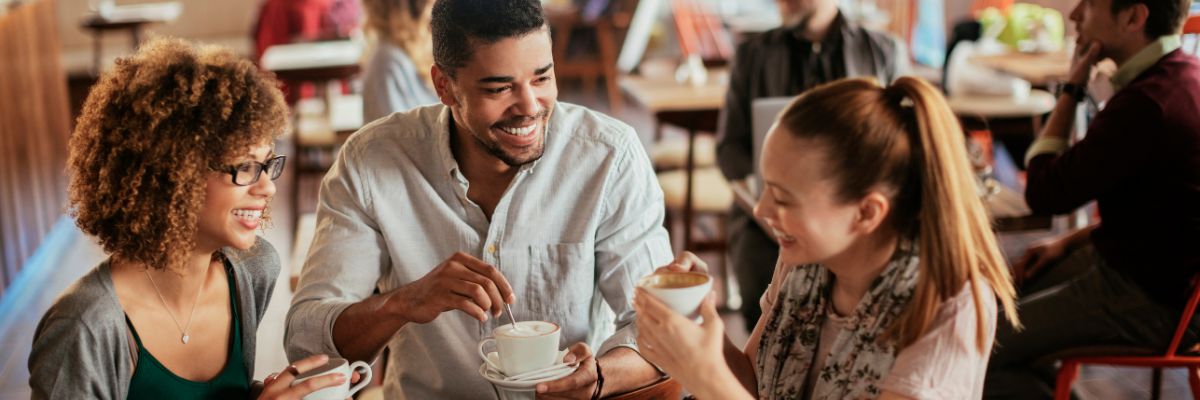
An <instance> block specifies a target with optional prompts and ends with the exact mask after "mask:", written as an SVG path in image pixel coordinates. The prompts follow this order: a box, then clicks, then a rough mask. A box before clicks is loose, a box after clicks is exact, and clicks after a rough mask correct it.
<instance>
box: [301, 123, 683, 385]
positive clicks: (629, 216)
mask: <svg viewBox="0 0 1200 400" xmlns="http://www.w3.org/2000/svg"><path fill="white" fill-rule="evenodd" d="M450 123H451V118H450V110H449V109H448V108H446V107H445V106H442V105H436V106H428V107H421V108H416V109H413V110H411V111H408V112H405V113H396V114H392V115H391V116H389V117H385V118H383V119H380V120H378V121H375V122H373V123H371V124H369V125H367V126H366V127H363V129H362V130H360V131H359V132H358V133H355V134H354V135H353V136H352V137H351V138H350V139H349V140H348V141H347V142H346V144H345V146H343V148H342V151H341V153H340V155H339V157H338V159H337V161H336V162H335V164H334V166H333V167H332V169H331V170H330V171H329V173H328V174H327V175H326V176H325V179H324V181H323V182H322V183H321V192H320V201H319V203H318V209H317V228H316V233H315V237H314V239H313V243H312V247H311V249H310V250H309V254H308V258H307V260H306V261H305V263H304V271H303V272H302V274H301V276H300V285H299V289H298V290H297V292H296V294H295V297H294V299H293V300H292V308H291V310H290V311H289V312H288V319H287V333H286V339H285V345H286V348H287V352H288V358H289V359H291V360H296V359H299V358H302V357H305V356H308V355H310V354H316V353H325V354H338V352H337V350H336V348H335V346H334V344H333V340H332V330H333V324H334V321H335V320H336V319H337V317H338V315H339V314H340V313H341V312H342V311H343V310H345V309H346V307H348V306H350V305H351V304H353V303H355V302H358V301H360V300H362V299H364V298H366V297H368V296H371V294H372V292H373V291H374V290H375V289H379V291H380V292H388V291H391V290H394V289H396V288H398V287H400V286H403V285H406V284H408V283H410V282H413V281H415V280H417V279H419V278H421V277H423V276H425V275H426V274H427V273H429V272H430V271H432V270H433V269H434V268H435V267H436V266H437V265H438V264H440V263H441V262H442V261H444V260H445V259H447V258H448V257H450V256H451V255H452V254H454V253H455V252H457V251H462V252H464V253H467V254H470V255H472V256H475V257H477V258H479V259H481V260H483V261H484V262H487V263H489V264H492V265H494V266H496V267H497V268H498V269H499V270H500V271H501V272H502V273H503V274H504V276H505V278H507V279H508V281H509V283H510V284H511V285H512V287H513V290H514V292H515V293H516V296H517V301H516V304H514V305H513V313H514V314H515V315H516V318H517V319H521V320H545V321H551V322H555V323H557V324H559V325H560V326H561V327H562V333H561V335H562V336H561V337H562V343H561V344H562V346H564V347H565V346H567V345H570V344H571V343H575V342H580V341H584V342H587V343H588V344H589V345H591V347H592V348H593V349H596V353H597V354H604V353H605V352H607V351H608V350H611V349H613V348H615V347H618V346H627V347H632V348H634V349H636V343H635V337H636V331H635V329H636V328H635V326H634V323H633V321H634V313H633V306H632V303H631V298H632V296H633V290H634V282H635V281H636V280H637V279H638V278H640V277H642V276H645V275H647V274H650V273H652V272H653V269H654V268H655V267H656V266H661V265H665V264H667V263H669V262H670V261H671V259H672V256H671V248H670V243H669V240H668V238H667V232H666V230H665V229H664V228H663V216H664V210H663V194H662V190H661V189H660V188H659V186H658V183H657V180H656V179H655V176H654V172H653V170H652V169H651V166H650V161H649V158H648V157H647V156H646V153H645V150H644V149H643V148H642V145H641V143H640V141H639V140H638V137H637V135H636V133H635V132H634V131H633V129H632V128H630V127H629V126H628V125H626V124H624V123H622V122H620V121H617V120H615V119H613V118H610V117H608V116H605V115H603V114H600V113H598V112H595V111H591V110H588V109H586V108H583V107H580V106H576V105H571V104H565V103H558V104H557V106H556V107H555V110H554V112H553V114H552V115H551V117H550V122H549V124H548V129H547V132H546V140H545V153H544V154H543V155H542V158H541V159H539V160H538V161H537V162H535V163H531V164H527V165H525V166H523V167H521V169H520V172H519V173H517V175H516V177H515V178H513V181H512V183H511V184H510V185H509V187H508V189H507V190H506V191H505V193H504V195H503V197H502V198H501V199H500V202H499V204H498V205H497V206H496V209H495V211H494V212H493V215H492V220H491V222H489V221H488V219H487V218H486V217H485V215H484V213H483V210H482V209H481V208H480V207H479V206H478V205H476V204H475V203H474V202H472V201H471V200H469V199H468V198H467V187H468V186H469V184H470V183H469V182H467V180H466V178H465V177H464V175H463V174H462V172H461V171H460V170H459V168H458V162H457V161H455V159H454V157H453V155H452V153H451V150H450V135H449V130H448V129H449V124H450ZM614 316H615V318H614ZM497 323H498V321H497V320H496V319H494V318H493V319H490V320H489V321H488V322H487V323H480V322H478V321H476V320H474V319H472V318H471V317H470V316H468V315H467V314H466V313H463V312H458V311H453V312H447V313H443V314H442V315H441V316H439V317H438V318H437V319H436V320H434V321H433V322H431V323H428V324H415V323H414V324H409V325H407V326H405V327H404V328H402V329H401V330H400V331H399V332H398V333H397V334H396V335H395V336H394V337H393V338H392V339H391V341H389V342H388V347H389V348H390V349H391V355H390V357H389V359H388V367H387V376H386V377H385V379H384V381H385V386H384V389H385V394H386V397H387V398H389V399H394V398H409V399H435V398H444V399H450V398H455V399H460V398H480V397H490V396H492V393H493V392H492V388H491V387H490V384H489V383H488V382H487V381H485V380H484V379H483V378H481V377H480V376H479V373H478V370H479V366H480V364H482V361H481V360H480V357H479V356H478V355H477V351H476V343H477V342H478V341H479V340H480V339H482V338H483V337H485V336H487V335H489V334H490V332H491V330H492V329H493V328H495V327H496V326H498V325H497ZM614 325H615V326H614ZM614 327H615V333H614Z"/></svg>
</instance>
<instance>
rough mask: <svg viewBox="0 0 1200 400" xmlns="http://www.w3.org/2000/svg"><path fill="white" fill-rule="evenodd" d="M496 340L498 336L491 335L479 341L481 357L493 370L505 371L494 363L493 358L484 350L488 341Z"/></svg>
mask: <svg viewBox="0 0 1200 400" xmlns="http://www.w3.org/2000/svg"><path fill="white" fill-rule="evenodd" d="M495 341H496V338H494V337H491V336H488V337H485V338H483V340H480V341H479V358H482V359H483V362H484V363H486V364H487V365H488V367H489V368H491V369H492V370H494V371H503V370H501V369H500V366H499V365H496V364H492V360H489V359H488V357H487V353H484V352H483V346H484V345H486V344H487V342H495Z"/></svg>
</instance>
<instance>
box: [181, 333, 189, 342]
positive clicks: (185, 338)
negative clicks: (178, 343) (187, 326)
mask: <svg viewBox="0 0 1200 400" xmlns="http://www.w3.org/2000/svg"><path fill="white" fill-rule="evenodd" d="M182 340H183V344H187V341H188V335H187V334H186V333H185V334H183V338H182Z"/></svg>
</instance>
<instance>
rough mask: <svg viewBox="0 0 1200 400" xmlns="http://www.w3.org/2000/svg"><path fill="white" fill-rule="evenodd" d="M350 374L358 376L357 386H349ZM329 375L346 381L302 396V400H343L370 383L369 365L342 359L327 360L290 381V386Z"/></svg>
mask: <svg viewBox="0 0 1200 400" xmlns="http://www.w3.org/2000/svg"><path fill="white" fill-rule="evenodd" d="M352 372H357V373H358V376H359V380H358V384H357V385H354V386H353V387H351V386H350V376H351V373H352ZM329 374H342V375H344V376H345V377H346V381H345V382H343V383H342V384H341V385H338V386H333V387H327V388H324V389H321V390H318V391H315V392H312V393H309V394H308V396H304V400H344V399H346V398H348V397H350V396H353V395H354V394H355V393H358V391H359V390H362V388H364V387H366V386H367V384H369V383H371V365H370V364H367V363H366V362H365V361H355V362H353V363H351V362H349V361H346V359H344V358H333V357H330V358H329V362H327V363H325V365H322V366H320V367H317V368H313V369H311V370H308V372H305V373H303V374H300V376H298V377H296V380H295V381H292V386H295V385H298V384H300V382H304V381H306V380H309V379H312V378H315V377H318V376H323V375H329Z"/></svg>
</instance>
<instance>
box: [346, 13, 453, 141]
mask: <svg viewBox="0 0 1200 400" xmlns="http://www.w3.org/2000/svg"><path fill="white" fill-rule="evenodd" d="M433 1H434V0H363V8H364V10H365V11H366V15H367V22H366V25H367V30H368V32H370V33H371V34H372V35H373V36H374V39H375V47H374V50H373V51H372V53H371V56H370V59H369V60H368V61H367V64H366V71H365V72H364V73H363V121H364V122H370V121H374V120H376V119H379V118H382V117H386V116H388V115H390V114H391V113H393V112H397V111H407V110H409V109H411V108H413V107H417V106H423V105H428V104H434V103H437V102H438V99H437V96H436V95H435V94H434V92H433V86H432V83H431V82H432V81H431V79H430V77H429V74H430V69H431V68H432V67H433V37H432V34H431V33H430V30H429V22H430V21H431V20H432V18H433V14H432V12H433Z"/></svg>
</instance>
